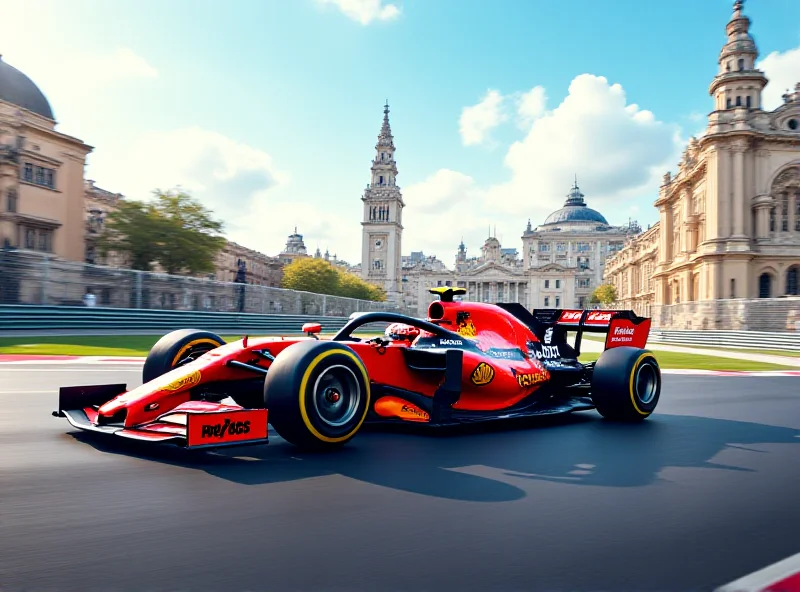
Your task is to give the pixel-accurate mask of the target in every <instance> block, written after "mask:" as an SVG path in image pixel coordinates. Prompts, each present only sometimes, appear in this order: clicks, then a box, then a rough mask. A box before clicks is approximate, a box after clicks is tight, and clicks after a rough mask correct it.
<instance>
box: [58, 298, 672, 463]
mask: <svg viewBox="0 0 800 592" xmlns="http://www.w3.org/2000/svg"><path fill="white" fill-rule="evenodd" d="M430 291H431V292H432V293H434V294H438V295H439V299H438V300H436V301H433V302H432V303H431V304H430V305H429V307H428V318H427V319H425V320H423V319H417V318H413V317H409V316H406V315H402V314H398V313H390V312H369V313H356V314H354V315H352V316H351V318H350V320H349V322H348V323H347V324H346V325H345V326H344V327H343V328H342V329H341V330H340V331H338V332H337V333H336V334H335V335H334V336H333V337H332V338H330V339H326V338H322V339H320V335H319V334H320V332H321V326H320V325H319V324H317V323H309V324H306V325H304V326H303V332H304V333H306V334H307V335H305V336H301V337H291V338H284V337H262V338H248V337H244V338H243V339H241V340H238V341H236V342H232V343H227V344H226V343H224V342H223V340H222V339H221V338H220V337H219V336H217V335H215V334H213V333H210V332H208V331H202V330H194V329H183V330H178V331H173V332H171V333H168V334H167V335H165V336H163V337H162V338H161V339H160V340H159V341H158V342H157V343H156V344H155V345H154V346H153V348H152V349H151V351H150V352H149V354H148V356H147V359H146V361H145V364H144V369H143V376H142V378H143V381H144V382H143V384H142V385H141V386H139V387H137V388H134V389H132V390H130V391H128V390H127V387H126V385H124V384H112V385H97V386H77V387H63V388H61V389H60V391H59V402H58V410H57V411H54V412H53V414H54V415H56V416H58V417H66V418H67V420H68V421H69V423H70V424H72V426H74V427H76V428H79V429H82V430H90V431H95V432H103V433H107V434H115V435H117V436H124V437H127V438H133V439H138V440H146V441H150V442H162V443H171V444H177V445H179V446H183V447H186V448H205V447H219V446H224V445H241V444H264V443H266V442H267V440H268V437H267V424H268V422H269V424H271V425H272V427H273V428H274V429H275V431H276V432H277V433H278V434H279V435H280V436H281V437H283V438H284V439H285V440H287V441H288V442H290V443H292V444H294V445H296V446H300V447H304V448H312V449H319V448H329V447H335V446H340V445H342V444H344V443H345V442H347V441H349V440H350V439H351V438H353V437H354V436H355V435H356V433H357V432H358V430H359V428H360V427H361V426H362V425H363V424H364V423H365V422H369V423H377V422H413V423H415V424H428V425H432V426H441V425H452V424H459V423H467V422H476V421H486V420H496V419H502V418H512V417H522V416H535V415H547V414H557V413H569V412H573V411H583V410H590V409H596V410H597V411H598V412H599V413H600V414H601V415H602V416H604V417H605V418H608V419H612V420H618V421H639V420H642V419H644V418H646V417H648V416H649V415H650V414H651V413H652V412H653V410H654V409H655V407H656V405H657V403H658V400H659V396H660V393H661V371H660V369H659V365H658V362H657V361H656V358H655V357H654V356H653V354H652V353H651V352H649V351H648V350H646V349H644V347H645V345H646V343H647V338H648V336H649V333H650V319H647V318H643V317H639V316H636V315H635V314H634V313H633V312H632V311H628V310H625V311H620V310H561V309H546V310H534V311H533V312H530V311H528V310H527V309H526V308H525V307H523V306H522V305H520V304H517V303H498V304H486V303H478V302H466V301H464V302H462V301H457V300H455V299H454V296H455V295H459V294H464V293H465V292H466V290H464V289H463V288H451V287H446V288H434V289H432V290H430ZM376 323H381V324H388V327H387V328H386V330H385V331H384V333H383V335H379V336H378V337H372V338H359V337H355V336H354V335H353V333H354V332H355V331H356V330H358V329H362V328H363V327H365V326H367V325H370V324H376ZM569 332H575V333H576V335H575V340H574V343H573V345H570V343H569V342H568V339H567V334H568V333H569ZM584 333H606V334H607V335H606V339H605V346H604V351H603V352H602V353H601V354H600V357H599V359H598V360H597V361H596V362H591V363H581V362H580V361H578V357H579V355H580V347H581V338H582V336H583V334H584ZM225 400H232V401H233V404H231V403H223V401H225Z"/></svg>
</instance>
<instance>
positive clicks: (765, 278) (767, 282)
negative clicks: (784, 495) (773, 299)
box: [758, 273, 772, 298]
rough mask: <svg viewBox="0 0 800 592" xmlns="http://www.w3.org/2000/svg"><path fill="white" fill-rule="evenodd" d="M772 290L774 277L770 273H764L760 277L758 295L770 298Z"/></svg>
mask: <svg viewBox="0 0 800 592" xmlns="http://www.w3.org/2000/svg"><path fill="white" fill-rule="evenodd" d="M771 292H772V277H771V276H770V275H769V274H768V273H762V274H761V276H760V277H759V278H758V297H759V298H769V297H770V294H771Z"/></svg>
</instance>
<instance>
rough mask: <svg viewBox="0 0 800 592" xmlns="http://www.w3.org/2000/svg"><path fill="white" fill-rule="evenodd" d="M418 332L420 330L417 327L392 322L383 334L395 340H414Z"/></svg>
mask: <svg viewBox="0 0 800 592" xmlns="http://www.w3.org/2000/svg"><path fill="white" fill-rule="evenodd" d="M419 332H420V330H419V329H418V328H417V327H412V326H411V325H406V324H404V323H392V324H391V325H389V326H388V327H386V331H384V336H386V337H389V338H390V339H393V340H395V341H404V340H405V341H414V339H415V338H416V337H417V335H419Z"/></svg>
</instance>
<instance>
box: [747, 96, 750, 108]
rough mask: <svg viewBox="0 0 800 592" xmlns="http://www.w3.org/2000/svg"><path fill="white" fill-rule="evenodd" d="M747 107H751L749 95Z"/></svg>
mask: <svg viewBox="0 0 800 592" xmlns="http://www.w3.org/2000/svg"><path fill="white" fill-rule="evenodd" d="M747 108H748V109H749V108H750V97H749V96H748V97H747Z"/></svg>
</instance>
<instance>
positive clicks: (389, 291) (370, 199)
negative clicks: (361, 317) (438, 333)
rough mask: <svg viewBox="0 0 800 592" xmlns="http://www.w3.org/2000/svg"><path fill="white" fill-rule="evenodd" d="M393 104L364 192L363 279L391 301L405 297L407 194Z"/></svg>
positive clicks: (386, 114)
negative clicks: (400, 175)
mask: <svg viewBox="0 0 800 592" xmlns="http://www.w3.org/2000/svg"><path fill="white" fill-rule="evenodd" d="M394 153H395V146H394V137H393V136H392V128H391V126H390V125H389V105H388V104H386V105H384V109H383V124H382V125H381V131H380V133H379V134H378V143H377V144H375V158H374V159H373V161H372V167H371V181H370V183H369V184H368V185H367V188H366V190H365V191H364V194H363V196H362V197H361V201H362V202H363V203H364V208H363V217H362V222H361V227H362V239H361V243H362V246H361V278H362V279H363V280H365V281H367V282H369V283H371V284H373V285H375V286H378V287H379V288H382V289H383V290H384V291H385V292H386V299H387V301H389V302H394V303H399V302H400V301H401V300H402V287H401V269H402V238H403V208H404V207H405V203H404V202H403V195H402V193H401V192H400V187H398V185H397V175H398V172H397V162H396V161H395V158H394Z"/></svg>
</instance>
